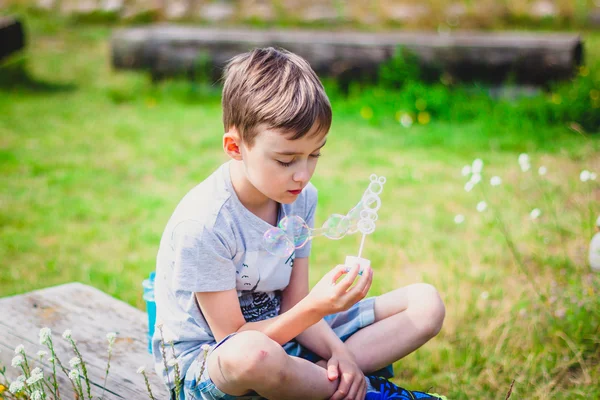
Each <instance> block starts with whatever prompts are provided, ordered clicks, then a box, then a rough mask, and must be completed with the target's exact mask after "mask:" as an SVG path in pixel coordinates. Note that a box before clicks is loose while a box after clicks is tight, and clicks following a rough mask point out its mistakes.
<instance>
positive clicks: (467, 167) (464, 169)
mask: <svg viewBox="0 0 600 400" xmlns="http://www.w3.org/2000/svg"><path fill="white" fill-rule="evenodd" d="M460 173H461V174H462V176H468V175H469V174H470V173H471V166H470V165H465V166H464V167H462V170H461V171H460Z"/></svg>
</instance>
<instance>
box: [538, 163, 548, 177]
mask: <svg viewBox="0 0 600 400" xmlns="http://www.w3.org/2000/svg"><path fill="white" fill-rule="evenodd" d="M547 172H548V168H546V167H544V166H543V165H542V166H541V167H539V168H538V174H540V176H544V175H546V173H547Z"/></svg>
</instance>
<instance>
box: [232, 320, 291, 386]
mask: <svg viewBox="0 0 600 400" xmlns="http://www.w3.org/2000/svg"><path fill="white" fill-rule="evenodd" d="M233 339H236V340H235V342H234V343H232V346H230V347H229V348H228V349H227V354H224V355H223V356H222V359H221V363H222V365H223V366H224V369H225V370H227V371H228V373H229V375H230V376H229V379H231V380H234V381H236V382H238V383H243V384H247V385H249V387H251V388H252V387H253V386H254V385H253V383H254V382H257V381H260V382H268V381H271V380H273V381H274V382H277V381H279V382H280V381H281V378H282V377H278V376H277V375H278V374H277V373H276V371H278V370H279V369H280V368H281V364H282V363H283V361H284V360H283V357H285V356H286V354H285V351H284V350H283V348H282V347H281V346H280V345H279V344H278V343H277V342H275V341H274V340H272V339H271V338H269V337H268V336H267V335H265V334H263V333H261V332H258V331H246V332H240V333H238V334H236V335H235V336H234V337H233V338H232V339H230V340H233Z"/></svg>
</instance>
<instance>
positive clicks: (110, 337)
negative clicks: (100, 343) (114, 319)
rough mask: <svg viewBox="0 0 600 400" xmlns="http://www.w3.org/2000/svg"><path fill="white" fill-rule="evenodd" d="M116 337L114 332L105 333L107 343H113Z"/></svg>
mask: <svg viewBox="0 0 600 400" xmlns="http://www.w3.org/2000/svg"><path fill="white" fill-rule="evenodd" d="M116 338H117V334H116V333H115V332H108V333H107V334H106V339H107V340H108V343H110V344H114V343H115V340H116Z"/></svg>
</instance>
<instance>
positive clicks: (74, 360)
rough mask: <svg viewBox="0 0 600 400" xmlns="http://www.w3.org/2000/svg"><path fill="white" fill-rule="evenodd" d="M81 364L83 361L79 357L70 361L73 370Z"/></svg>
mask: <svg viewBox="0 0 600 400" xmlns="http://www.w3.org/2000/svg"><path fill="white" fill-rule="evenodd" d="M79 364H81V359H80V358H79V357H73V358H71V359H70V360H69V365H70V366H71V368H75V367H76V366H78V365H79Z"/></svg>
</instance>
